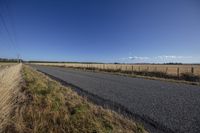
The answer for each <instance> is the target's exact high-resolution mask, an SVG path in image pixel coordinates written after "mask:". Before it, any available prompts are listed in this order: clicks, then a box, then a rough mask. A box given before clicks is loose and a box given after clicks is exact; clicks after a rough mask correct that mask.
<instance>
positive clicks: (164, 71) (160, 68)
mask: <svg viewBox="0 0 200 133" xmlns="http://www.w3.org/2000/svg"><path fill="white" fill-rule="evenodd" d="M33 64H37V65H49V66H61V67H69V68H78V69H87V70H100V71H106V72H117V73H126V74H131V75H140V76H148V77H158V78H163V79H174V80H183V81H184V80H185V81H189V82H192V83H191V84H199V82H200V65H128V64H78V63H33ZM193 82H195V83H193Z"/></svg>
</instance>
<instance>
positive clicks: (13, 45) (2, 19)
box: [0, 1, 19, 54]
mask: <svg viewBox="0 0 200 133" xmlns="http://www.w3.org/2000/svg"><path fill="white" fill-rule="evenodd" d="M1 2H2V1H1ZM6 6H7V7H6V8H7V10H8V5H6ZM0 18H1V21H2V24H3V27H4V29H5V31H6V32H7V35H8V38H9V40H10V43H9V44H11V45H12V46H11V47H13V48H14V49H15V51H16V54H19V53H18V50H17V48H16V42H15V40H14V39H13V37H12V34H11V33H10V31H9V29H8V26H7V24H6V21H5V19H4V16H3V15H2V14H1V12H0Z"/></svg>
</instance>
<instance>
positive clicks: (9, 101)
mask: <svg viewBox="0 0 200 133" xmlns="http://www.w3.org/2000/svg"><path fill="white" fill-rule="evenodd" d="M20 70H21V64H18V65H14V66H10V67H6V68H4V69H1V71H0V94H1V97H0V132H1V130H2V128H3V126H4V125H5V124H6V123H7V122H8V120H9V116H10V113H11V111H12V109H13V107H14V106H13V105H14V103H15V99H16V94H17V92H18V91H19V82H20V79H21V78H20Z"/></svg>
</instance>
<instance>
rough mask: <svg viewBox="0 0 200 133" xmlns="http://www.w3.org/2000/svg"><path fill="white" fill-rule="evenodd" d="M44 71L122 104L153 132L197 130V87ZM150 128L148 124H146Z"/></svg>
mask: <svg viewBox="0 0 200 133" xmlns="http://www.w3.org/2000/svg"><path fill="white" fill-rule="evenodd" d="M33 67H34V68H36V69H38V70H39V71H42V72H44V73H46V74H49V75H52V76H54V77H56V78H58V79H61V80H63V81H66V82H67V83H69V84H73V85H76V86H78V87H79V88H81V89H83V90H85V91H88V92H90V93H91V94H94V95H97V96H99V97H101V98H103V99H107V100H110V101H112V102H113V103H117V104H119V105H122V106H124V107H125V108H126V109H127V110H128V111H130V112H132V113H133V114H137V115H139V116H140V117H143V118H144V120H145V121H147V122H149V123H150V125H152V123H153V124H155V125H157V126H158V127H155V128H156V130H152V129H150V130H151V131H152V132H175V133H200V87H199V86H193V85H186V84H180V83H172V82H165V81H156V80H148V79H142V78H131V77H125V76H118V75H112V74H106V73H97V72H86V71H83V70H73V69H67V68H59V67H50V66H48V67H47V66H33ZM147 128H149V127H147Z"/></svg>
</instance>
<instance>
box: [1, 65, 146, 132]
mask: <svg viewBox="0 0 200 133" xmlns="http://www.w3.org/2000/svg"><path fill="white" fill-rule="evenodd" d="M23 78H24V81H25V83H24V85H23V87H22V90H21V93H22V94H21V96H20V97H21V98H19V100H18V102H17V104H18V106H17V107H16V108H15V111H14V113H13V118H12V122H10V124H9V125H8V126H7V127H6V130H5V131H6V132H12V133H15V132H19V133H31V132H32V133H146V131H145V130H144V128H143V126H141V125H140V124H137V123H135V122H133V121H131V120H129V119H127V118H125V117H123V116H121V115H119V114H117V113H116V112H113V111H111V110H109V109H104V108H102V107H101V106H97V105H94V104H92V103H90V102H89V101H87V99H86V98H83V97H81V96H79V95H78V94H77V93H76V92H74V91H73V90H71V89H70V88H69V87H64V86H62V85H61V84H60V83H58V82H56V81H54V80H52V79H50V78H49V77H47V76H45V75H44V74H42V73H40V72H37V71H35V70H33V69H32V68H30V67H28V66H23Z"/></svg>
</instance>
